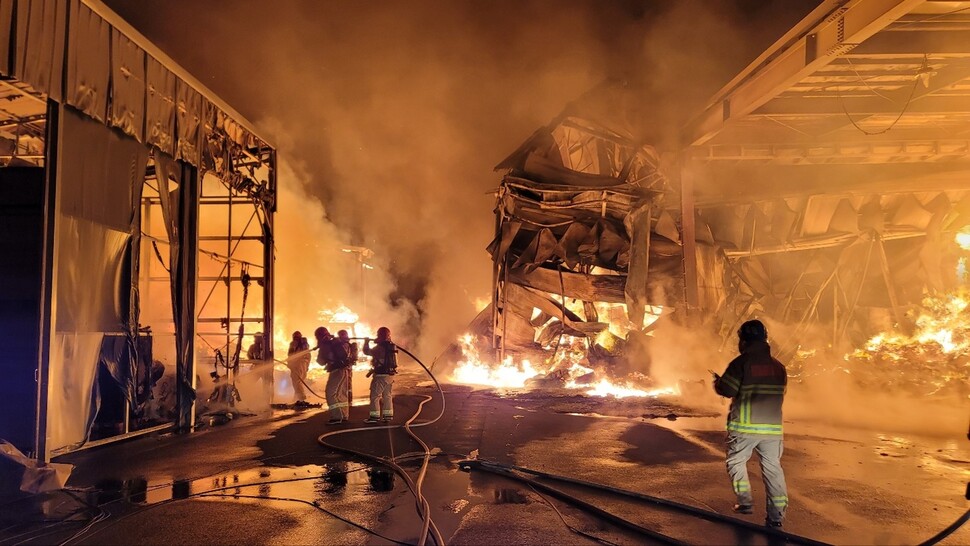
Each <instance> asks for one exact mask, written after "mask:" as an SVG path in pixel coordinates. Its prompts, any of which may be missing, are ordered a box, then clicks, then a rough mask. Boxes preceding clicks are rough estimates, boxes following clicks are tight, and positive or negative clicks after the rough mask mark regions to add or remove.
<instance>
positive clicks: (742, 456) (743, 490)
mask: <svg viewBox="0 0 970 546" xmlns="http://www.w3.org/2000/svg"><path fill="white" fill-rule="evenodd" d="M782 449H783V446H782V437H781V435H778V436H768V435H759V434H742V433H738V432H730V433H728V439H727V471H728V476H730V477H731V484H732V485H733V487H734V493H735V495H737V497H738V504H744V505H748V506H751V503H752V500H751V482H749V481H748V459H750V458H751V453H752V452H754V451H757V452H758V457H759V458H760V459H761V475H762V477H763V478H764V482H765V496H766V503H765V504H766V507H767V511H768V516H767V519H768V521H772V522H776V523H780V522H782V521H783V520H784V519H785V509H786V508H788V488H787V486H786V485H785V473H784V471H782V469H781V452H782Z"/></svg>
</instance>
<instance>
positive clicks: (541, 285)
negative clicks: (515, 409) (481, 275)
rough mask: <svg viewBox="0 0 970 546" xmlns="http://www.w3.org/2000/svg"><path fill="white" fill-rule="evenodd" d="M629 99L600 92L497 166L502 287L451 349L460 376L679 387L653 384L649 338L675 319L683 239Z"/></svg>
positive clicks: (623, 390) (596, 390)
mask: <svg viewBox="0 0 970 546" xmlns="http://www.w3.org/2000/svg"><path fill="white" fill-rule="evenodd" d="M623 93H624V91H623V90H622V89H612V88H609V87H607V88H599V89H596V90H594V91H593V92H591V93H589V94H588V95H587V96H585V97H583V98H581V99H580V100H579V101H577V102H576V103H574V104H573V105H571V106H570V107H569V108H567V110H566V111H565V112H564V113H563V114H562V115H560V116H559V117H558V118H557V119H556V120H554V121H553V122H552V123H550V124H549V125H548V126H546V127H543V128H541V129H539V130H537V131H536V132H535V133H534V134H533V135H532V136H531V137H530V138H529V139H528V140H527V141H526V142H525V143H524V144H523V145H522V146H520V148H519V149H518V150H516V151H515V152H514V153H513V154H512V155H511V156H509V157H508V158H507V159H505V160H504V161H503V162H502V163H500V164H499V166H498V168H499V169H506V170H507V174H506V175H505V177H504V178H503V180H502V183H501V185H500V186H499V188H498V190H497V192H496V199H497V202H496V209H495V214H496V222H495V226H496V228H495V239H494V241H493V242H492V243H491V245H490V246H489V249H488V250H489V252H490V253H491V255H492V260H493V264H494V267H493V288H494V291H493V294H492V299H491V302H490V303H489V304H488V305H487V306H486V308H485V309H484V310H483V311H482V312H481V314H480V315H479V318H478V319H476V321H474V322H473V323H472V326H471V331H470V333H469V334H467V335H465V336H463V337H462V338H461V339H460V341H459V343H458V344H457V345H456V346H455V347H453V348H452V350H451V351H450V355H449V357H450V359H452V360H453V361H454V362H455V363H456V367H455V370H454V372H453V374H452V376H453V378H454V380H455V381H458V382H462V383H470V384H478V385H491V386H496V387H514V388H522V387H527V386H533V387H535V386H543V387H561V388H571V389H582V390H584V391H585V392H586V393H587V394H590V395H598V396H605V395H612V396H617V397H626V396H655V395H657V394H669V393H671V392H673V389H666V388H661V389H658V388H656V387H657V386H656V385H653V384H652V380H651V378H650V377H649V371H650V370H649V351H647V350H646V349H647V346H648V344H649V336H648V335H647V334H646V332H647V331H649V328H650V327H651V326H652V325H653V323H654V322H656V321H657V319H658V318H660V317H662V316H665V315H666V314H669V311H671V310H672V309H670V310H668V309H667V308H666V306H668V301H667V298H665V297H664V292H665V291H667V290H669V289H670V288H671V287H669V286H666V285H665V281H666V280H669V279H670V278H672V277H671V276H670V275H669V273H670V272H671V271H675V270H676V269H677V268H678V265H679V263H680V261H681V258H680V247H679V234H678V230H677V228H676V225H675V221H674V218H673V217H672V215H671V213H670V211H668V208H667V206H666V205H665V196H666V193H667V191H668V187H667V179H666V177H665V176H664V175H663V174H662V173H661V170H660V156H659V154H658V153H657V152H656V150H654V149H653V148H651V147H649V146H643V145H641V144H639V143H638V141H637V138H636V136H635V132H634V131H633V130H632V129H631V128H630V127H629V126H627V125H626V124H625V123H624V122H623V121H622V120H623V119H624V118H623V112H622V111H618V110H617V109H616V108H615V105H616V104H617V103H618V101H621V100H623V99H624V98H626V99H627V100H629V96H627V95H624V94H623ZM606 104H610V105H612V107H605V105H606ZM628 104H629V103H628ZM594 119H595V120H599V121H594ZM602 120H607V121H602ZM662 280H663V281H662ZM483 354H484V355H487V356H485V357H484V358H483V356H482V355H483Z"/></svg>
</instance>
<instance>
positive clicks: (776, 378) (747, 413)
mask: <svg viewBox="0 0 970 546" xmlns="http://www.w3.org/2000/svg"><path fill="white" fill-rule="evenodd" d="M787 385H788V373H787V372H786V371H785V366H784V365H783V364H782V363H781V362H779V361H778V360H777V359H775V358H774V357H772V356H771V348H770V347H769V346H768V343H767V342H764V341H760V342H752V343H750V344H748V345H747V346H746V347H745V348H744V350H743V351H742V353H741V355H740V356H738V357H737V358H735V359H734V360H732V361H731V363H730V364H728V367H727V370H726V371H725V372H724V375H722V376H721V377H720V379H718V380H717V381H716V382H715V383H714V390H716V391H717V393H718V394H720V395H721V396H725V397H728V398H730V399H731V410H730V411H729V412H728V422H727V429H728V431H730V432H740V433H742V434H767V435H780V434H781V433H782V411H781V406H782V403H783V402H784V400H785V389H786V387H787Z"/></svg>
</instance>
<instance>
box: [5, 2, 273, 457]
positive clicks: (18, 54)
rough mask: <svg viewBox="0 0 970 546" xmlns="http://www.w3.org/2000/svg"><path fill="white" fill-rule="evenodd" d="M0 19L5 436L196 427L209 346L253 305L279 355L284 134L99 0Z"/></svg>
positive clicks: (233, 336) (47, 449) (99, 437)
mask: <svg viewBox="0 0 970 546" xmlns="http://www.w3.org/2000/svg"><path fill="white" fill-rule="evenodd" d="M0 30H2V34H3V36H4V37H9V39H3V40H0V208H2V209H3V210H2V214H0V218H2V220H0V245H2V247H3V248H2V250H0V251H2V253H3V254H4V255H5V256H8V257H10V258H11V259H10V260H5V261H4V262H3V264H2V266H0V280H2V282H0V300H2V304H0V345H2V346H3V347H4V348H5V356H4V358H3V359H0V368H2V373H3V376H4V380H3V381H2V382H0V412H2V413H3V414H4V415H5V416H6V417H5V418H4V419H3V420H2V421H0V438H4V439H6V440H8V441H10V442H11V443H13V444H14V445H15V446H17V447H18V448H20V449H21V450H22V451H24V452H29V453H31V454H32V455H33V456H34V457H35V458H37V459H39V460H49V459H50V458H51V457H52V456H54V455H57V454H60V453H64V452H67V451H71V450H75V449H78V448H80V447H82V446H85V445H92V444H94V443H98V442H103V441H110V440H112V439H117V438H121V437H125V436H128V435H131V434H138V433H144V432H147V431H154V430H161V429H166V428H172V427H175V428H177V429H181V430H191V429H192V428H193V427H194V424H195V392H196V390H195V389H196V387H197V369H196V364H197V359H198V358H200V357H199V356H198V355H200V354H207V356H209V357H211V356H212V355H213V354H214V352H215V350H216V349H220V350H221V354H223V355H228V354H229V353H230V351H231V348H232V347H234V346H235V347H238V346H240V344H242V343H243V342H244V341H243V337H244V336H250V335H251V334H248V333H246V332H245V331H244V330H243V328H241V327H239V326H240V324H242V323H247V324H249V323H255V325H256V327H255V328H252V330H261V331H262V332H266V335H264V338H265V342H264V346H265V347H266V348H267V350H266V352H267V354H265V355H264V357H267V358H271V357H272V343H271V342H270V339H271V335H270V334H271V332H272V314H273V214H274V212H275V210H276V203H275V192H276V151H275V149H274V148H273V146H271V145H270V144H269V143H268V142H267V141H266V140H265V139H263V138H261V137H259V136H258V135H257V133H256V131H255V130H254V129H253V127H252V125H251V124H250V123H249V122H247V121H246V120H245V119H244V118H243V117H242V116H240V115H239V114H238V113H237V112H236V111H235V110H233V109H232V108H231V107H230V106H229V105H228V104H226V103H225V102H224V101H222V100H220V99H219V98H218V97H217V96H216V95H215V94H214V93H212V92H211V91H210V90H208V89H207V88H206V87H205V86H204V85H202V84H201V83H200V82H199V81H198V80H197V79H195V78H193V77H192V76H191V75H190V74H188V73H187V72H186V71H185V70H184V69H182V68H181V67H180V66H178V65H177V64H176V63H175V62H174V61H172V60H171V59H170V58H169V57H168V56H166V55H165V54H164V53H163V52H161V51H160V50H159V49H158V48H157V47H155V46H154V45H152V44H151V43H150V42H149V41H148V40H147V39H145V38H144V37H143V36H142V35H140V34H139V33H138V32H137V31H135V30H134V29H133V28H131V27H130V26H129V25H128V24H127V23H125V22H124V21H123V20H122V19H121V18H120V17H118V16H117V15H116V14H114V13H113V12H112V11H110V10H109V9H108V8H106V7H105V6H104V5H103V4H102V3H101V2H99V1H97V0H32V1H24V0H20V1H17V0H0ZM247 301H248V306H247ZM202 347H210V349H209V350H208V351H207V352H206V351H203V350H202ZM236 353H237V354H238V350H237V351H236ZM163 379H167V380H168V382H167V384H168V385H169V387H170V392H169V393H168V394H167V395H166V394H165V393H160V392H159V388H158V387H159V385H161V384H162V380H163ZM165 396H168V397H169V399H168V400H166V401H164V402H165V403H163V401H161V400H159V399H160V398H162V397H165ZM166 404H167V406H166Z"/></svg>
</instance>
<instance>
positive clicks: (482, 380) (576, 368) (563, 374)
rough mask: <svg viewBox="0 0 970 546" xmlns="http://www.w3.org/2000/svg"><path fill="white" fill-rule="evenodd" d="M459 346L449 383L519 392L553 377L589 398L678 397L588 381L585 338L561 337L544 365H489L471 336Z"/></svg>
mask: <svg viewBox="0 0 970 546" xmlns="http://www.w3.org/2000/svg"><path fill="white" fill-rule="evenodd" d="M604 332H606V333H607V335H608V334H609V332H608V331H606V330H604ZM601 335H602V334H601ZM458 343H459V346H460V348H461V352H462V357H461V359H460V360H459V361H458V363H457V365H456V366H455V369H454V370H453V371H452V373H451V380H452V381H454V382H456V383H462V384H466V385H478V386H487V387H494V388H506V389H508V388H511V389H521V388H525V387H527V386H529V383H530V381H532V380H539V379H542V378H549V377H555V378H558V379H560V380H561V383H562V386H563V387H565V388H567V389H576V390H581V391H583V393H585V394H586V395H589V396H601V397H605V396H612V397H616V398H626V397H656V396H663V395H674V394H678V391H677V389H676V388H674V387H665V388H658V389H642V388H639V387H638V386H636V385H634V384H633V383H631V382H629V381H623V382H614V381H611V380H610V379H608V378H606V377H599V378H596V379H594V380H591V378H592V377H594V376H595V375H596V372H595V371H594V370H593V369H592V368H590V367H588V366H587V365H586V364H588V362H587V360H586V359H587V351H588V341H587V340H586V339H585V338H576V337H571V336H563V337H562V339H561V340H560V342H559V344H558V346H557V347H555V348H554V353H553V354H552V356H551V357H549V358H548V359H546V362H544V363H543V364H533V363H532V362H531V361H530V360H528V359H516V358H514V357H513V356H511V355H509V356H506V357H505V359H504V360H503V361H502V362H501V363H498V364H491V365H490V364H488V363H486V361H485V360H483V359H482V357H481V354H480V351H479V350H478V348H477V346H476V344H475V338H474V336H472V335H471V334H465V335H463V336H461V337H460V338H459V339H458ZM547 349H553V348H551V347H547Z"/></svg>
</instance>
